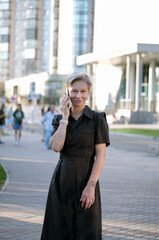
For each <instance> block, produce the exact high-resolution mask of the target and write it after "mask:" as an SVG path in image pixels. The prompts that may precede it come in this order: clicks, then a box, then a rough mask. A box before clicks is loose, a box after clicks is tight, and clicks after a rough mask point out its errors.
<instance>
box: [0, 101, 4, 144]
mask: <svg viewBox="0 0 159 240" xmlns="http://www.w3.org/2000/svg"><path fill="white" fill-rule="evenodd" d="M4 126H5V105H4V103H2V104H1V107H0V144H4V142H3V141H2V139H1V138H2V134H3V129H4Z"/></svg>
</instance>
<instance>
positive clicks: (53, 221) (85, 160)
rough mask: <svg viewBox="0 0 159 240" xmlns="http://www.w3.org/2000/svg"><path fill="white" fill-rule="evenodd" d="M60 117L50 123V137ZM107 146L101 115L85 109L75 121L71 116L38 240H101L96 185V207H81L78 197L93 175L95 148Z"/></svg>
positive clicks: (102, 114) (106, 126) (99, 204)
mask: <svg viewBox="0 0 159 240" xmlns="http://www.w3.org/2000/svg"><path fill="white" fill-rule="evenodd" d="M61 118H62V115H57V116H55V118H54V120H53V129H54V130H53V133H55V131H56V130H57V128H58V126H59V121H60V119H61ZM100 143H106V146H108V145H109V144H110V143H109V133H108V125H107V121H106V117H105V114H104V113H98V112H95V111H93V110H91V109H90V108H89V107H88V106H86V107H85V110H84V112H83V115H82V116H81V117H80V118H79V119H78V120H77V121H76V120H75V119H74V118H73V117H72V116H71V115H70V116H69V124H68V126H67V133H66V139H65V144H64V147H63V149H62V150H61V152H60V159H59V162H58V164H57V166H56V168H55V170H54V174H53V177H52V180H51V184H50V189H49V193H48V199H47V205H46V212H45V218H44V224H43V230H42V235H41V240H101V239H102V233H101V232H102V231H101V230H102V227H101V201H100V189H99V182H97V184H96V188H95V203H94V204H93V205H92V206H91V207H90V208H89V209H84V208H82V207H81V202H80V198H81V194H82V192H83V190H84V188H85V186H86V184H87V181H88V179H89V176H90V174H91V171H92V167H93V163H94V156H95V145H96V144H100Z"/></svg>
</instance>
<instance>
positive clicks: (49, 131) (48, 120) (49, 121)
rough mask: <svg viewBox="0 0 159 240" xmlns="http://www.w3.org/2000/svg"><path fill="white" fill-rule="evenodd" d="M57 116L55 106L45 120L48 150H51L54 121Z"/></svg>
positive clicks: (52, 106) (50, 108) (50, 109)
mask: <svg viewBox="0 0 159 240" xmlns="http://www.w3.org/2000/svg"><path fill="white" fill-rule="evenodd" d="M56 114H57V113H56V111H55V105H51V106H50V107H49V109H48V111H47V112H46V113H45V115H44V118H43V122H44V128H45V146H46V147H47V149H51V147H50V144H49V141H50V138H51V135H52V130H53V127H52V121H53V119H54V116H55V115H56Z"/></svg>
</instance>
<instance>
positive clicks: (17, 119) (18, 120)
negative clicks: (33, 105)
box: [13, 104, 24, 145]
mask: <svg viewBox="0 0 159 240" xmlns="http://www.w3.org/2000/svg"><path fill="white" fill-rule="evenodd" d="M13 117H14V124H13V129H14V130H15V145H18V144H20V141H21V136H22V126H23V118H24V112H23V111H22V106H21V104H18V105H17V109H16V110H15V112H14V113H13Z"/></svg>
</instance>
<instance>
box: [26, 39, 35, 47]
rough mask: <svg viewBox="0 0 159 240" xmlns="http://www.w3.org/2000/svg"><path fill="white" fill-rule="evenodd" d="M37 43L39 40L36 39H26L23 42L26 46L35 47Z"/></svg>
mask: <svg viewBox="0 0 159 240" xmlns="http://www.w3.org/2000/svg"><path fill="white" fill-rule="evenodd" d="M36 45H37V41H36V40H35V39H30V40H25V41H24V42H23V46H24V47H25V48H35V47H36Z"/></svg>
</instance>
